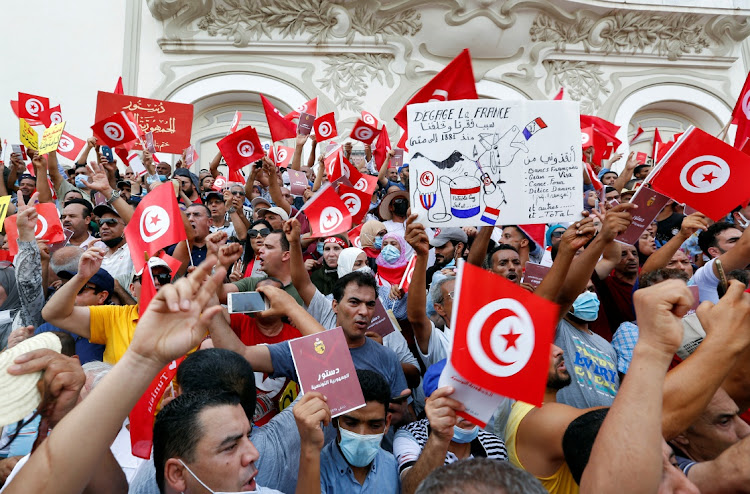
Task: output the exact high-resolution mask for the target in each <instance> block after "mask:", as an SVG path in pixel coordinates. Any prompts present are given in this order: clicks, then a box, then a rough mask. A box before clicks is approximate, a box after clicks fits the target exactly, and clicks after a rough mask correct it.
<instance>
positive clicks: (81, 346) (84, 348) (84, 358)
mask: <svg viewBox="0 0 750 494" xmlns="http://www.w3.org/2000/svg"><path fill="white" fill-rule="evenodd" d="M49 331H60V332H61V333H66V334H69V335H70V336H71V337H72V338H73V340H74V341H75V342H76V355H78V360H80V361H81V365H83V364H86V363H88V362H92V361H94V360H99V361H103V360H104V345H97V344H95V343H91V342H90V341H89V340H87V339H86V338H84V337H83V336H79V335H77V334H74V333H71V332H70V331H65V330H64V329H61V328H58V327H57V326H53V325H52V324H50V323H48V322H45V323H44V324H42V325H41V326H39V327H38V328H36V329H35V330H34V334H35V335H38V334H41V333H46V332H49Z"/></svg>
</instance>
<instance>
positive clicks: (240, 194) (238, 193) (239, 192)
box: [232, 190, 245, 196]
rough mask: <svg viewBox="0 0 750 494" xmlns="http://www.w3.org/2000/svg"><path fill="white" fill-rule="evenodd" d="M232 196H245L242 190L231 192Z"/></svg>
mask: <svg viewBox="0 0 750 494" xmlns="http://www.w3.org/2000/svg"><path fill="white" fill-rule="evenodd" d="M232 195H233V196H244V195H245V191H244V190H233V191H232Z"/></svg>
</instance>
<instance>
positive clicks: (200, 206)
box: [185, 202, 211, 218]
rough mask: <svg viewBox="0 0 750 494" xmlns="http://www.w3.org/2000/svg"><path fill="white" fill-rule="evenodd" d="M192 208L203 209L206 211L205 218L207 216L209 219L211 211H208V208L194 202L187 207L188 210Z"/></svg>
mask: <svg viewBox="0 0 750 494" xmlns="http://www.w3.org/2000/svg"><path fill="white" fill-rule="evenodd" d="M192 207H199V208H203V209H205V210H206V216H208V217H209V218H210V217H211V210H210V209H208V206H206V205H205V204H201V203H199V202H194V203H192V204H191V205H190V206H188V208H192ZM185 209H187V208H185Z"/></svg>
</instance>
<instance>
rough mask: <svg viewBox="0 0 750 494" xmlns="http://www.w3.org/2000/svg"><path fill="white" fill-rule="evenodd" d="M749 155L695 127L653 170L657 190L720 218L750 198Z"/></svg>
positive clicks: (652, 181)
mask: <svg viewBox="0 0 750 494" xmlns="http://www.w3.org/2000/svg"><path fill="white" fill-rule="evenodd" d="M748 183H750V156H748V155H746V154H745V153H743V152H741V151H739V150H737V149H735V148H733V147H732V146H730V145H729V144H727V143H725V142H724V141H722V140H721V139H717V138H715V137H714V136H712V135H710V134H707V133H706V132H703V131H702V130H700V129H696V128H694V127H691V128H689V129H688V130H687V131H685V133H684V134H683V135H682V136H680V138H679V139H678V140H677V142H676V143H675V144H673V145H672V147H671V149H670V150H669V151H668V152H667V154H666V156H664V157H663V158H662V161H661V162H660V163H659V168H658V169H657V170H655V171H654V175H653V177H652V178H651V185H652V186H653V188H654V190H656V191H657V192H661V193H662V194H664V195H666V196H669V197H671V198H672V199H674V200H675V201H677V202H679V203H684V204H687V205H688V206H691V207H692V208H694V209H696V210H698V211H700V212H701V213H703V214H705V215H706V216H708V217H709V218H711V219H712V220H714V221H720V220H721V219H722V218H723V217H724V216H726V215H727V214H729V213H730V212H731V211H732V210H733V209H734V208H736V207H737V206H739V205H740V204H743V203H744V202H745V201H746V200H747V199H748V198H750V189H748V187H747V184H748Z"/></svg>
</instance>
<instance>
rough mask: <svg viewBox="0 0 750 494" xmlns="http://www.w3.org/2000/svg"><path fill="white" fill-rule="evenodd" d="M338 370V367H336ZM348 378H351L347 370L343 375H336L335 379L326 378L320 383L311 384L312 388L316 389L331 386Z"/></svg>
mask: <svg viewBox="0 0 750 494" xmlns="http://www.w3.org/2000/svg"><path fill="white" fill-rule="evenodd" d="M336 370H338V369H336ZM346 379H349V373H348V372H347V373H346V374H344V375H343V376H338V377H334V378H333V379H326V380H325V381H323V382H322V383H321V382H319V383H318V384H313V385H312V386H310V389H312V390H313V391H315V390H316V389H320V388H325V387H326V386H329V385H331V384H336V383H337V382H341V381H345V380H346Z"/></svg>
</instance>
